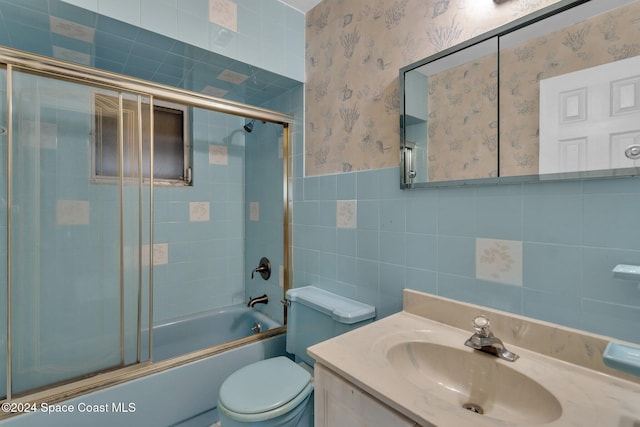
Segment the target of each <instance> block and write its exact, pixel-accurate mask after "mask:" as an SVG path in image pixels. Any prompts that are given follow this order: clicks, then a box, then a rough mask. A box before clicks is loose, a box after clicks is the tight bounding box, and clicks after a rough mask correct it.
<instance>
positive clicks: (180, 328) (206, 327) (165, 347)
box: [153, 305, 280, 362]
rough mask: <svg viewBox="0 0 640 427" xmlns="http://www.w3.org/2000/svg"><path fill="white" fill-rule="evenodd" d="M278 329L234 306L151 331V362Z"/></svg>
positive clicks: (257, 314) (255, 312)
mask: <svg viewBox="0 0 640 427" xmlns="http://www.w3.org/2000/svg"><path fill="white" fill-rule="evenodd" d="M257 325H259V329H260V331H268V330H269V329H274V328H277V327H278V326H280V324H279V323H278V322H276V321H275V320H273V319H271V318H270V317H267V316H266V315H264V314H263V313H261V312H259V311H258V310H255V309H252V308H249V307H246V306H245V305H234V306H229V307H224V308H220V309H216V310H212V311H207V312H203V313H197V314H193V315H190V316H185V317H180V318H176V319H171V320H169V321H166V322H162V323H158V324H155V325H154V327H153V361H154V362H160V361H162V360H166V359H170V358H172V357H176V356H181V355H183V354H187V353H191V352H192V351H197V350H202V349H203V348H208V347H212V346H214V345H218V344H222V343H225V342H229V341H233V340H237V339H239V338H244V337H248V336H250V335H253V334H255V333H257V331H255V330H254V329H252V328H254V327H255V326H257Z"/></svg>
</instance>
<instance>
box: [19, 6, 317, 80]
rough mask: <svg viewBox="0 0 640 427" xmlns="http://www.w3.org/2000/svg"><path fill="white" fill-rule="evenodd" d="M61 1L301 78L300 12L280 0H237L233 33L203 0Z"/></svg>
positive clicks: (302, 33) (301, 16) (301, 32)
mask: <svg viewBox="0 0 640 427" xmlns="http://www.w3.org/2000/svg"><path fill="white" fill-rule="evenodd" d="M64 1H65V2H66V3H69V4H72V5H75V6H78V7H82V8H85V9H88V10H90V11H93V12H97V13H99V14H100V15H103V16H107V17H109V18H113V19H116V20H118V21H122V22H125V23H127V24H131V25H134V26H136V27H140V28H143V29H146V30H149V31H153V32H155V33H159V34H162V35H164V36H167V37H170V38H173V39H176V40H179V41H181V42H184V43H187V44H190V45H192V46H196V47H199V48H201V49H206V50H209V51H211V52H215V53H219V54H221V55H224V56H226V57H229V58H232V59H235V60H238V61H242V62H245V63H249V64H252V65H255V66H256V67H259V68H263V69H265V70H268V71H271V72H273V73H276V74H279V75H282V76H286V77H288V78H291V79H294V80H298V81H304V61H302V60H301V58H304V55H305V53H304V49H305V46H304V31H305V21H304V15H303V14H302V13H301V12H299V11H297V10H295V9H293V8H291V7H289V6H287V5H285V4H284V3H281V2H279V1H278V0H261V1H259V2H256V1H253V0H252V1H248V0H237V1H235V3H236V4H237V17H238V21H237V32H233V31H230V30H228V29H226V28H224V27H221V26H219V25H216V24H214V23H211V22H209V6H208V1H207V0H93V1H92V0H64ZM43 12H44V13H43V18H45V20H47V21H48V17H47V16H46V10H45V11H43ZM45 24H48V22H45ZM45 27H46V26H45ZM40 28H42V27H40ZM29 39H30V38H29Z"/></svg>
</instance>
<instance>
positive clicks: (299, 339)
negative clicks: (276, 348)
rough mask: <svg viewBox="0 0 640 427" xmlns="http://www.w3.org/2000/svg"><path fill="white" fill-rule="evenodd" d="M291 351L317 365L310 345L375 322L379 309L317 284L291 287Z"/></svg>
mask: <svg viewBox="0 0 640 427" xmlns="http://www.w3.org/2000/svg"><path fill="white" fill-rule="evenodd" d="M287 300H289V301H290V302H291V306H290V307H289V311H288V319H287V352H288V353H292V354H294V355H295V356H296V361H297V362H298V361H304V362H306V363H307V364H309V365H311V366H313V365H314V363H315V361H314V360H313V359H312V358H311V357H310V356H309V355H308V354H307V347H309V346H312V345H314V344H317V343H319V342H321V341H324V340H327V339H329V338H333V337H335V336H338V335H340V334H342V333H345V332H347V331H351V330H353V329H356V328H359V327H360V326H363V325H366V324H367V323H371V322H373V319H374V318H375V315H376V309H375V307H373V306H370V305H368V304H364V303H361V302H359V301H355V300H352V299H349V298H345V297H342V296H340V295H336V294H333V293H331V292H327V291H325V290H323V289H319V288H316V287H315V286H305V287H302V288H296V289H290V290H289V291H287Z"/></svg>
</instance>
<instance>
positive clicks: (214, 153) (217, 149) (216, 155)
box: [209, 145, 229, 165]
mask: <svg viewBox="0 0 640 427" xmlns="http://www.w3.org/2000/svg"><path fill="white" fill-rule="evenodd" d="M209 164H210V165H228V164H229V151H228V150H227V147H223V146H222V145H210V146H209Z"/></svg>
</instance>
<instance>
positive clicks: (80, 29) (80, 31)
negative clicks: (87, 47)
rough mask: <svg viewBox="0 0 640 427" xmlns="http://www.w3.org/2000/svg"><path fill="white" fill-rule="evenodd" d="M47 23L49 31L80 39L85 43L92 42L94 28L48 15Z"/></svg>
mask: <svg viewBox="0 0 640 427" xmlns="http://www.w3.org/2000/svg"><path fill="white" fill-rule="evenodd" d="M49 25H50V26H51V32H52V33H57V34H61V35H63V36H65V37H69V38H72V39H76V40H80V41H83V42H87V43H93V38H94V36H95V30H94V29H93V28H91V27H86V26H84V25H80V24H78V23H75V22H72V21H67V20H66V19H61V18H58V17H56V16H50V17H49Z"/></svg>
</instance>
